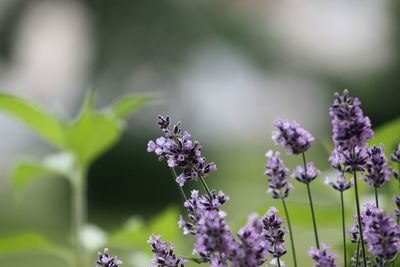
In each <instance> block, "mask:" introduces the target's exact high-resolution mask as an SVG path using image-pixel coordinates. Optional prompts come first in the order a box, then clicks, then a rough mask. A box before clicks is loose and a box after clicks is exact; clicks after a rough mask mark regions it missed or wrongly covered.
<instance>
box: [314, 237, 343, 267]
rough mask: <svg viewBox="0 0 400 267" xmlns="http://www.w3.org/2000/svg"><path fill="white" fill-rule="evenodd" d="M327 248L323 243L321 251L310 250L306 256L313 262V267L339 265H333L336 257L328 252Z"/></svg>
mask: <svg viewBox="0 0 400 267" xmlns="http://www.w3.org/2000/svg"><path fill="white" fill-rule="evenodd" d="M328 248H329V247H328V246H327V245H326V244H325V243H322V249H321V250H319V249H317V248H314V247H311V248H310V250H309V251H308V254H309V255H310V257H311V258H312V259H313V260H314V265H313V267H339V265H337V264H336V263H335V259H336V258H337V255H336V254H334V253H332V252H328Z"/></svg>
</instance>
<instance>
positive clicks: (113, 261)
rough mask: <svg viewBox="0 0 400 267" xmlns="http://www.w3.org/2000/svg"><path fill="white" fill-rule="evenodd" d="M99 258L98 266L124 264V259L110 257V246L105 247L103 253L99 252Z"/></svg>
mask: <svg viewBox="0 0 400 267" xmlns="http://www.w3.org/2000/svg"><path fill="white" fill-rule="evenodd" d="M97 255H98V257H99V259H98V260H97V261H96V267H100V266H104V267H118V265H120V264H122V261H121V260H119V259H118V258H117V257H110V256H109V254H108V248H105V249H104V251H103V253H101V252H98V253H97Z"/></svg>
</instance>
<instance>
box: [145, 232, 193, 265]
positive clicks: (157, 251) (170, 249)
mask: <svg viewBox="0 0 400 267" xmlns="http://www.w3.org/2000/svg"><path fill="white" fill-rule="evenodd" d="M147 243H149V244H150V245H151V247H152V252H153V260H152V261H151V264H150V267H183V266H184V264H185V260H184V259H182V258H179V257H177V256H176V255H175V254H174V246H173V245H172V244H171V243H169V242H163V241H161V240H160V236H159V235H154V234H152V235H151V236H150V238H149V240H148V241H147Z"/></svg>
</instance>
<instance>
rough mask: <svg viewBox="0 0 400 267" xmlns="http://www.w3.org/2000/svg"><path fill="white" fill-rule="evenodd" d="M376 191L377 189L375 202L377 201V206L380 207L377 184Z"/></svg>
mask: <svg viewBox="0 0 400 267" xmlns="http://www.w3.org/2000/svg"><path fill="white" fill-rule="evenodd" d="M374 191H375V203H376V207H377V208H379V199H378V188H376V186H374Z"/></svg>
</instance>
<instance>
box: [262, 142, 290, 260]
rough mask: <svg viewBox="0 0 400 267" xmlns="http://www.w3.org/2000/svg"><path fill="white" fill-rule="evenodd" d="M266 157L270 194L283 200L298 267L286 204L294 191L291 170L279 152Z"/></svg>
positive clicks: (269, 153) (269, 152)
mask: <svg viewBox="0 0 400 267" xmlns="http://www.w3.org/2000/svg"><path fill="white" fill-rule="evenodd" d="M265 155H266V157H267V158H268V160H267V166H266V167H265V172H264V174H265V175H266V176H268V185H269V188H268V192H272V197H273V198H280V199H281V200H282V205H283V208H284V211H285V215H286V219H287V223H288V227H289V236H290V243H291V247H292V251H293V263H294V266H295V267H297V258H296V248H295V245H294V238H293V231H292V225H291V223H290V217H289V212H288V209H287V207H286V202H285V198H286V197H287V196H288V195H289V191H290V190H292V189H293V185H292V184H291V183H289V182H288V181H287V176H288V174H289V169H288V168H287V167H286V166H285V164H284V163H283V160H282V159H281V158H280V154H279V152H275V154H273V152H272V150H270V151H268V152H267V153H266V154H265ZM282 191H283V192H282Z"/></svg>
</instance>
